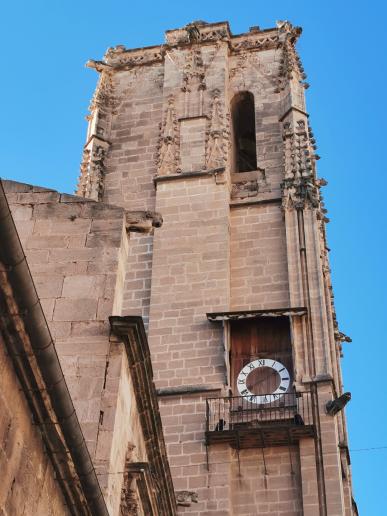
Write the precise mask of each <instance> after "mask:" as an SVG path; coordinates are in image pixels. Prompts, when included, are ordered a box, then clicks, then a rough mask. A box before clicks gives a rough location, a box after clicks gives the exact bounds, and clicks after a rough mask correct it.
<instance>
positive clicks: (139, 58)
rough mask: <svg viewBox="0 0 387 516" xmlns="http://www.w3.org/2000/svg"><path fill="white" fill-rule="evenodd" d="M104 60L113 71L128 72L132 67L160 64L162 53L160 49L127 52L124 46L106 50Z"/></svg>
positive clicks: (162, 57)
mask: <svg viewBox="0 0 387 516" xmlns="http://www.w3.org/2000/svg"><path fill="white" fill-rule="evenodd" d="M104 59H105V63H106V64H107V65H110V66H111V67H112V69H113V70H128V69H130V68H132V67H134V66H139V65H144V64H152V63H159V62H162V60H163V59H164V53H163V49H162V47H156V48H154V47H153V48H152V47H150V48H141V49H137V50H128V49H127V48H125V47H124V45H117V46H115V47H111V48H108V50H107V52H106V54H105V56H104Z"/></svg>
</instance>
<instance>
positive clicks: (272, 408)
mask: <svg viewBox="0 0 387 516" xmlns="http://www.w3.org/2000/svg"><path fill="white" fill-rule="evenodd" d="M206 403H207V405H206V434H205V435H206V444H207V445H208V444H213V443H229V444H230V445H231V446H232V447H233V448H237V449H243V448H266V447H269V446H289V445H292V444H296V443H298V441H299V440H300V439H301V438H304V437H314V436H315V425H314V419H313V411H312V398H311V393H310V392H300V393H296V392H292V393H285V394H282V395H281V396H279V395H273V394H267V395H261V396H231V397H227V398H207V400H206Z"/></svg>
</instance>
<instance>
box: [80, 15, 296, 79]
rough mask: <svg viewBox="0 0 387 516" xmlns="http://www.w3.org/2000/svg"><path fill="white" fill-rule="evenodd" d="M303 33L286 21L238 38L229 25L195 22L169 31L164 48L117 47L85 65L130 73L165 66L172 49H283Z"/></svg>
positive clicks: (158, 46)
mask: <svg viewBox="0 0 387 516" xmlns="http://www.w3.org/2000/svg"><path fill="white" fill-rule="evenodd" d="M300 34H301V28H300V27H294V26H293V25H292V24H291V23H289V22H287V21H280V22H277V26H276V27H274V28H270V29H263V30H261V29H259V28H258V27H252V28H251V29H250V32H246V33H242V34H235V35H233V34H232V33H231V30H230V27H229V24H228V22H218V23H206V22H202V21H196V22H192V23H189V24H188V25H186V26H185V27H181V28H179V29H172V30H168V31H166V33H165V37H166V43H165V44H163V45H154V46H150V47H142V48H134V49H127V48H126V47H125V46H124V45H117V46H115V47H111V48H109V49H108V50H107V52H106V53H105V56H104V60H103V61H94V60H90V61H88V62H87V64H86V66H87V67H89V68H94V69H95V70H96V71H97V72H100V73H101V72H107V73H110V72H116V71H123V70H129V69H131V68H133V67H136V66H143V65H147V66H150V65H153V64H157V63H162V62H163V61H164V56H165V53H166V51H167V50H170V49H173V48H184V47H191V46H192V45H197V44H200V45H207V44H214V43H218V42H221V41H223V42H226V43H227V44H228V46H229V48H230V52H231V53H239V52H242V51H249V50H250V51H255V50H268V49H271V48H277V47H279V46H282V45H283V44H284V43H285V42H286V41H288V42H290V43H291V44H294V43H295V42H296V40H297V38H298V37H299V35H300Z"/></svg>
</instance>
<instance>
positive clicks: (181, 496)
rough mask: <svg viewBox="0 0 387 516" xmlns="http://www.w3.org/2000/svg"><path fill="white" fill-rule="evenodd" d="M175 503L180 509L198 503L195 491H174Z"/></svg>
mask: <svg viewBox="0 0 387 516" xmlns="http://www.w3.org/2000/svg"><path fill="white" fill-rule="evenodd" d="M175 494H176V503H177V505H181V506H182V507H191V504H192V503H198V494H197V493H195V491H176V492H175Z"/></svg>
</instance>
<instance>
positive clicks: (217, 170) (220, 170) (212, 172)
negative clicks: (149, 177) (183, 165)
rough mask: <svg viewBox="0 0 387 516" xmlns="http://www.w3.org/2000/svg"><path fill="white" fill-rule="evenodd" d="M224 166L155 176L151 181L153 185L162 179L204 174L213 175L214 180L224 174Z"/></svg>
mask: <svg viewBox="0 0 387 516" xmlns="http://www.w3.org/2000/svg"><path fill="white" fill-rule="evenodd" d="M225 170H226V169H225V168H224V167H220V168H214V169H212V170H196V171H193V172H181V173H179V174H170V175H169V176H155V177H154V178H153V182H154V183H155V185H157V183H162V182H164V181H175V180H178V179H190V178H192V177H206V176H214V177H215V180H216V178H217V176H219V175H222V174H224V172H225Z"/></svg>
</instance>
